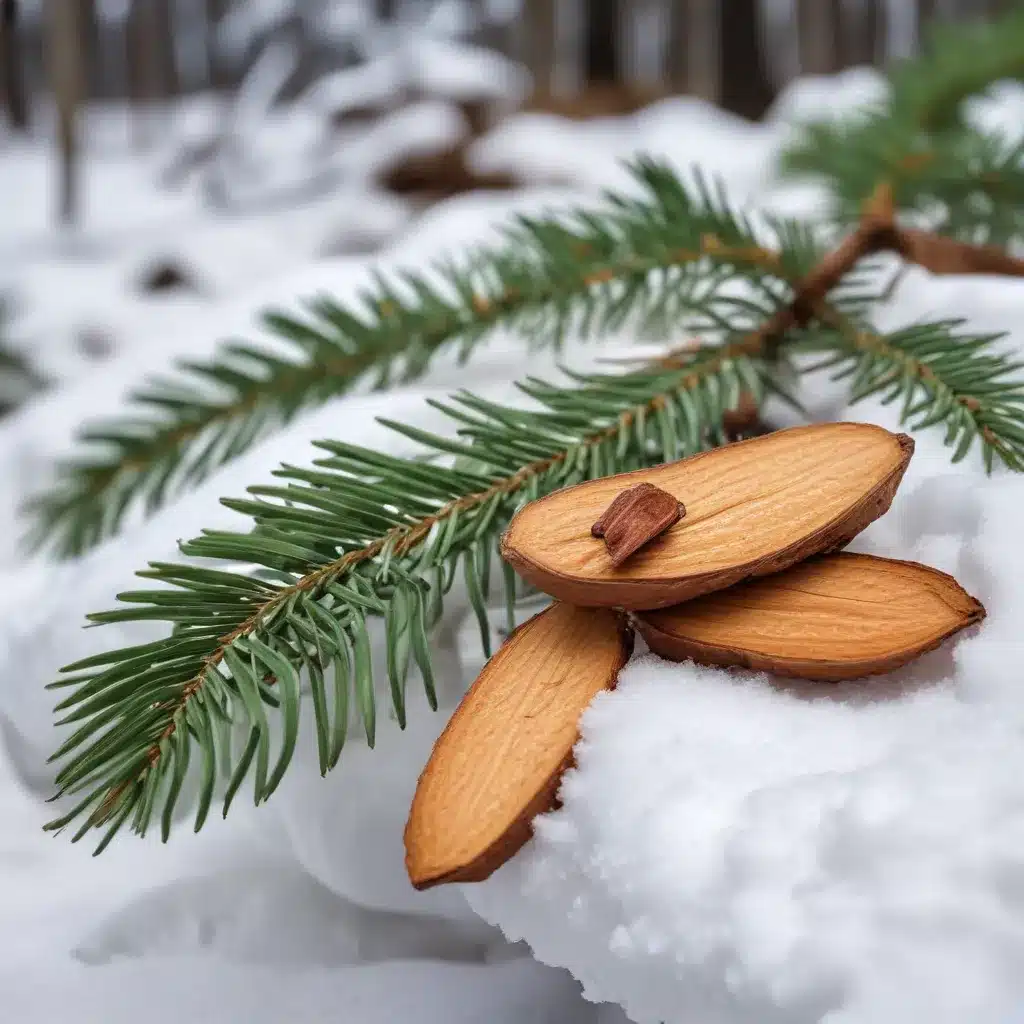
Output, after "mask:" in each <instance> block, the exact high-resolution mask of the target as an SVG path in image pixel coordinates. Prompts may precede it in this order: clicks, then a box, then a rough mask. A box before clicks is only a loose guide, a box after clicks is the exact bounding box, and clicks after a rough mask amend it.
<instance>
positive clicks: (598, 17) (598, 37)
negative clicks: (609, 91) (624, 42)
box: [583, 0, 622, 85]
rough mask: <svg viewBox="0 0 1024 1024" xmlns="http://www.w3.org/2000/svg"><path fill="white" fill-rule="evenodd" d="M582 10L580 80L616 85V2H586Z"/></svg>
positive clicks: (618, 30)
mask: <svg viewBox="0 0 1024 1024" xmlns="http://www.w3.org/2000/svg"><path fill="white" fill-rule="evenodd" d="M585 10H586V26H585V30H584V60H583V66H584V69H585V75H584V77H585V79H586V81H587V83H588V84H589V83H594V82H600V83H601V84H602V85H617V84H618V83H619V82H620V81H621V79H622V59H621V53H620V45H619V43H620V37H621V33H622V26H621V22H620V20H619V0H590V2H589V3H588V4H587V5H586V8H585Z"/></svg>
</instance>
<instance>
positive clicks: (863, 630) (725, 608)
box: [633, 552, 985, 682]
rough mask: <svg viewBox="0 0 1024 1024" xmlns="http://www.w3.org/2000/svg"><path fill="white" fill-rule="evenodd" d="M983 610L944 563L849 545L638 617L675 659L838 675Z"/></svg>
mask: <svg viewBox="0 0 1024 1024" xmlns="http://www.w3.org/2000/svg"><path fill="white" fill-rule="evenodd" d="M984 617H985V609H984V608H983V607H982V605H981V604H980V602H978V601H977V600H976V599H975V598H973V597H971V596H970V595H969V594H968V593H966V592H965V591H964V589H963V588H962V587H961V586H960V584H959V583H957V581H956V580H955V579H953V577H952V576H948V575H946V573H943V572H939V570H938V569H932V568H930V567H928V566H925V565H919V564H918V563H916V562H903V561H897V560H896V559H891V558H878V557H876V556H874V555H859V554H851V553H849V552H842V553H836V554H830V555H822V556H819V557H818V558H813V559H811V560H809V561H807V562H804V563H802V564H800V565H797V566H794V567H793V568H792V569H788V570H786V571H785V572H782V573H779V574H777V575H775V576H768V577H765V578H764V579H759V580H752V581H749V582H747V583H742V584H740V585H739V586H736V587H732V588H731V589H729V590H723V591H719V592H718V593H716V594H709V595H708V596H706V597H702V598H698V599H697V600H695V601H688V602H687V603H685V604H681V605H678V606H677V607H675V608H665V609H662V610H661V611H654V612H644V613H638V614H635V615H634V616H633V621H634V624H635V626H636V627H637V629H638V631H639V632H640V634H641V635H642V636H643V637H644V639H645V640H646V641H647V644H648V646H649V647H650V648H651V650H652V651H654V652H655V653H657V654H660V655H661V656H662V657H663V658H669V659H670V660H673V661H684V660H690V659H692V660H693V661H695V662H697V663H698V664H703V665H722V666H740V667H742V668H748V669H755V670H757V671H764V672H772V673H774V674H775V675H780V676H788V677H792V678H800V679H816V680H822V681H830V682H838V681H839V680H844V679H858V678H861V677H863V676H870V675H878V674H880V673H884V672H891V671H892V670H893V669H895V668H898V667H900V666H901V665H905V664H907V663H908V662H910V661H912V660H914V659H915V658H917V657H919V656H920V655H922V654H924V653H925V652H926V651H930V650H933V649H934V648H936V647H938V646H939V645H940V644H941V643H942V642H943V641H944V640H946V639H947V638H948V637H950V636H952V635H953V634H954V633H957V632H959V631H960V630H962V629H964V628H966V627H967V626H970V625H972V624H973V623H976V622H980V621H981V620H982V619H983V618H984Z"/></svg>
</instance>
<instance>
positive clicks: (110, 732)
mask: <svg viewBox="0 0 1024 1024" xmlns="http://www.w3.org/2000/svg"><path fill="white" fill-rule="evenodd" d="M744 348H745V346H744V345H743V344H742V343H738V344H737V345H736V346H735V347H731V346H726V347H725V348H720V347H715V346H710V347H703V348H700V349H697V350H695V351H693V352H689V353H687V354H686V355H685V356H683V357H681V358H680V359H679V360H678V361H677V365H674V366H673V367H672V368H662V369H656V368H655V369H644V370H639V371H635V372H633V373H628V374H624V375H616V376H610V375H602V374H590V375H575V380H576V382H577V383H576V386H574V387H571V388H566V387H565V386H564V385H555V384H550V383H547V382H544V381H539V380H532V379H531V380H528V381H526V382H524V383H523V384H522V390H523V392H524V393H525V394H526V395H527V396H529V398H531V399H532V400H533V402H534V404H535V406H536V407H537V408H534V409H523V408H516V407H506V406H501V405H498V404H495V403H492V402H488V401H486V400H485V399H482V398H480V397H478V396H475V395H473V394H470V393H459V394H456V395H454V396H453V397H452V398H450V399H449V401H448V402H447V403H436V404H437V407H438V408H439V409H441V411H442V412H444V413H445V414H446V415H447V416H448V418H449V419H450V421H451V422H452V424H453V426H455V427H457V428H458V429H457V434H456V435H455V437H442V436H435V435H432V434H428V433H426V432H424V431H421V430H418V429H415V428H412V427H409V426H404V425H401V424H390V425H391V426H392V427H393V429H394V430H396V431H397V432H399V433H401V434H403V435H405V436H406V437H407V438H411V439H413V440H415V441H416V442H417V443H419V444H421V445H423V446H424V448H425V449H426V450H427V451H429V452H433V453H434V454H435V455H437V456H441V455H448V456H456V457H457V459H458V460H459V461H458V462H456V463H453V464H452V465H450V466H445V465H443V464H441V463H440V462H438V461H436V460H434V461H431V463H430V464H429V465H428V464H425V463H423V462H422V461H421V460H418V459H402V458H396V457H393V456H389V455H383V454H381V453H378V452H374V451H370V450H367V449H363V448H358V447H356V446H354V445H349V444H345V443H342V442H337V441H325V442H321V443H320V444H319V445H318V447H319V448H321V449H322V450H323V451H324V452H326V457H325V458H322V459H320V460H318V461H317V462H316V463H315V468H313V469H308V470H306V469H299V468H295V467H290V466H284V467H282V468H281V469H280V470H278V471H277V473H276V474H275V476H276V478H277V481H278V482H277V483H275V484H272V485H266V486H261V487H253V488H250V491H249V494H250V496H249V497H248V498H246V499H244V500H237V501H235V500H229V501H227V502H226V504H227V505H229V506H230V507H231V508H234V509H237V510H239V511H242V512H244V513H246V514H248V515H250V516H252V518H253V524H254V525H253V529H252V530H251V531H250V532H248V533H232V532H226V531H206V532H204V533H203V534H202V535H201V536H200V537H197V538H195V539H193V540H191V541H189V542H187V543H185V544H183V545H181V551H182V554H183V555H185V556H188V557H192V558H197V559H202V560H204V566H206V565H209V564H210V563H211V562H213V563H216V562H218V561H220V562H223V563H228V564H231V565H237V564H239V563H240V562H241V563H245V564H249V565H252V566H255V567H261V568H264V569H269V570H273V571H274V572H275V573H277V574H283V578H284V579H286V580H288V581H289V582H288V583H271V582H266V581H264V580H261V579H259V578H257V577H256V576H255V575H251V574H250V575H246V574H242V573H236V572H231V571H226V570H223V569H213V568H206V567H202V568H201V567H199V566H196V565H173V564H165V563H158V564H152V565H150V567H149V569H148V570H146V571H144V572H143V573H141V574H140V575H141V576H143V577H144V578H146V579H148V580H152V581H155V582H156V583H157V584H159V586H158V587H156V588H155V589H149V590H143V591H134V592H129V593H125V594H121V595H119V601H120V607H118V608H117V609H115V610H113V611H110V612H104V613H99V614H96V615H92V616H90V620H91V621H92V622H93V623H97V624H102V623H112V622H128V621H143V620H145V621H151V620H158V621H163V622H167V623H169V624H170V625H171V626H172V627H173V630H172V632H171V633H170V634H169V635H168V636H167V637H166V638H165V639H164V640H162V641H157V642H155V643H149V644H144V645H141V646H137V647H131V648H127V649H125V650H121V651H113V652H110V653H109V654H105V655H99V656H96V657H92V658H89V659H86V660H85V661H82V662H79V663H77V664H75V665H72V666H70V667H69V668H68V669H66V670H65V671H66V672H67V673H70V674H71V675H70V677H69V678H66V679H62V680H60V681H59V682H58V683H57V684H55V685H56V686H58V687H60V688H62V689H63V688H65V687H71V693H70V695H68V696H66V697H64V699H63V700H62V701H61V702H60V704H58V706H57V710H58V712H60V713H61V714H62V715H63V717H62V718H61V719H60V724H61V725H65V726H73V727H74V730H75V731H73V732H72V733H71V735H70V736H69V737H68V738H67V739H66V740H65V742H64V744H63V745H62V746H61V748H60V749H59V750H58V751H57V753H56V754H55V755H54V759H55V760H61V761H63V762H64V764H63V767H62V768H61V770H60V772H59V774H58V776H57V782H58V786H59V793H58V795H59V796H62V797H65V796H67V797H76V798H78V799H79V800H80V801H81V802H79V803H78V804H77V805H75V806H74V807H73V808H72V809H71V810H70V811H69V812H68V813H67V814H65V815H63V816H62V817H61V818H59V819H58V820H56V821H54V822H52V823H51V824H50V826H48V827H49V828H51V829H54V830H60V829H63V828H65V827H66V826H67V825H69V824H70V823H71V822H72V821H75V820H78V819H84V821H83V825H82V827H81V828H80V829H79V831H78V832H77V833H76V835H75V838H76V839H77V838H80V837H81V836H82V835H85V834H86V833H87V832H88V831H89V830H90V829H92V828H94V827H101V826H103V827H106V828H108V829H113V830H114V831H116V830H117V829H118V828H120V827H121V825H122V824H124V823H127V822H129V821H130V824H131V828H132V829H133V830H134V831H136V832H139V833H145V832H146V830H147V828H148V827H149V826H150V824H151V822H152V821H153V820H154V818H156V817H159V818H160V820H161V822H162V832H163V834H164V836H165V837H166V835H167V832H168V829H169V826H170V822H171V821H172V818H173V812H174V808H175V806H176V804H177V801H178V800H179V798H180V795H181V792H182V787H183V782H184V780H185V777H186V774H187V772H188V769H189V765H190V764H192V763H193V759H194V758H196V757H197V758H198V760H199V762H200V763H201V765H202V769H201V777H200V784H201V785H200V795H199V798H198V801H197V822H196V824H197V827H198V826H199V825H201V824H202V822H203V821H205V819H206V816H207V812H208V809H209V806H210V802H211V800H212V795H213V793H214V789H215V787H216V781H217V780H216V778H215V776H218V775H219V777H220V782H221V797H222V800H223V802H224V807H225V813H226V809H227V807H228V806H230V803H231V801H232V800H233V799H234V797H235V795H236V794H237V792H238V790H239V788H240V787H241V786H242V784H243V783H247V784H248V785H249V787H250V788H251V792H252V794H253V799H255V800H256V802H257V803H259V802H262V801H263V800H265V799H267V798H268V797H269V796H270V795H271V793H273V791H274V790H275V789H276V788H277V785H278V783H279V782H280V780H281V778H282V777H283V774H284V772H285V770H286V768H287V766H288V764H289V762H290V760H291V758H292V755H293V753H294V748H295V743H296V741H297V737H298V726H299V717H300V709H301V708H302V707H303V706H304V703H305V702H304V700H303V692H304V690H305V689H306V688H308V690H309V692H310V694H311V696H312V698H313V699H312V701H311V704H312V708H313V714H314V717H315V722H316V732H317V737H318V741H317V745H318V752H319V757H320V767H321V770H322V771H323V772H326V771H328V770H330V768H332V767H333V766H334V764H335V763H336V762H337V760H338V756H339V755H340V752H341V749H342V747H343V745H344V743H345V738H346V735H347V734H348V728H349V725H350V723H349V709H350V708H352V709H356V708H358V712H359V714H358V717H359V718H361V720H362V727H363V730H364V732H365V735H366V738H367V741H368V742H370V743H371V744H372V742H373V739H374V722H375V718H376V707H375V696H374V680H373V673H372V669H371V665H370V656H369V649H370V640H369V635H368V632H367V628H368V619H372V618H383V619H384V621H385V635H386V647H387V652H388V657H387V675H388V677H389V681H390V692H391V701H392V706H393V710H394V712H395V715H396V718H397V720H398V722H399V724H404V721H405V714H406V711H405V682H406V677H407V675H408V672H409V670H410V668H411V667H412V666H415V667H416V668H417V669H418V671H419V674H420V676H421V678H422V680H423V681H424V685H425V686H426V689H427V696H428V700H429V701H430V703H431V704H432V705H435V704H436V697H435V695H434V693H433V683H432V680H433V674H432V670H431V663H430V643H429V637H428V632H429V630H430V628H431V627H432V626H433V625H434V624H435V623H436V622H437V620H438V618H439V616H440V615H441V614H442V611H443V606H444V599H445V595H446V594H447V592H448V591H449V589H450V588H451V586H452V583H453V581H454V580H455V578H456V576H457V575H458V572H459V569H460V568H461V569H462V571H463V573H464V574H465V577H466V581H467V583H468V588H467V590H468V594H469V599H470V603H471V605H472V607H473V609H474V611H475V612H476V615H477V618H478V621H479V623H480V626H481V630H482V632H483V633H484V635H485V637H486V636H487V631H488V627H487V623H488V614H487V602H488V601H490V600H491V599H492V598H493V597H494V594H495V588H494V583H495V582H496V577H495V576H494V574H493V573H492V572H491V566H492V562H493V560H494V559H496V558H498V554H497V539H498V537H499V535H500V533H501V531H502V530H503V528H504V526H505V525H506V524H507V522H508V521H509V519H510V518H511V516H512V514H513V513H514V512H515V510H516V509H517V508H518V507H519V506H520V505H522V504H523V502H525V501H527V500H531V499H533V498H535V497H537V496H539V495H541V494H547V493H550V492H551V491H553V490H556V489H558V488H560V487H565V486H568V485H571V484H574V483H577V482H579V481H582V480H588V479H593V478H595V477H600V476H604V475H606V474H608V473H615V472H625V471H628V470H632V469H638V468H641V467H644V466H649V465H653V464H656V463H659V462H663V461H665V460H666V459H676V458H680V457H682V456H684V455H687V454H691V453H693V452H696V451H700V450H702V449H705V448H707V447H709V446H712V445H715V444H719V443H721V442H722V441H723V440H724V438H723V435H722V426H721V424H722V415H723V412H724V411H725V410H726V409H728V408H731V407H734V406H735V405H736V403H737V402H738V400H739V396H740V393H741V391H743V390H749V391H751V392H752V393H753V394H754V395H755V396H756V397H757V398H759V399H760V398H761V397H763V395H764V394H765V393H766V391H773V390H778V389H779V388H780V387H781V385H780V384H779V383H778V379H777V378H778V375H780V374H782V371H783V368H784V366H783V364H773V367H772V368H771V369H769V367H768V365H767V364H766V363H765V362H764V361H763V360H761V359H758V358H756V357H754V356H751V355H744V354H742V352H743V349H744ZM485 643H486V640H485ZM303 675H304V676H305V680H306V681H305V682H303V681H302V679H303ZM267 707H270V708H272V709H274V710H276V711H277V712H278V713H279V714H280V715H281V719H282V725H283V729H282V735H281V738H280V740H278V741H272V737H271V728H270V721H269V717H268V714H267V710H266V709H267ZM239 721H240V722H241V723H242V725H243V732H244V733H245V734H246V735H247V736H248V737H249V739H248V741H247V742H246V743H245V745H244V746H243V748H242V749H241V750H236V751H229V750H227V749H226V747H225V745H224V739H223V736H224V733H225V730H226V729H227V728H229V727H230V726H231V725H232V724H233V723H236V722H239ZM193 748H196V749H197V751H198V754H195V755H194V754H193ZM272 748H273V749H272ZM218 765H219V766H220V767H219V768H217V769H216V770H215V766H218Z"/></svg>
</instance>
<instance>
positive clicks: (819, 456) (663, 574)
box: [501, 423, 914, 610]
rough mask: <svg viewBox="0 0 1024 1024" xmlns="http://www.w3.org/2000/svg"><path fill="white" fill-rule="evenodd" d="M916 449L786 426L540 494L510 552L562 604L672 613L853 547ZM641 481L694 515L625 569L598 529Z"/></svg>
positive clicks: (506, 544)
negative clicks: (708, 596) (627, 491)
mask: <svg viewBox="0 0 1024 1024" xmlns="http://www.w3.org/2000/svg"><path fill="white" fill-rule="evenodd" d="M913 451H914V442H913V440H912V439H911V438H910V437H908V436H907V435H906V434H893V433H890V432H889V431H887V430H885V429H883V428H882V427H878V426H874V425H873V424H867V423H822V424H814V425H811V426H806V427H793V428H791V429H789V430H779V431H776V432H775V433H772V434H767V435H765V436H763V437H756V438H751V439H749V440H746V441H738V442H736V443H734V444H730V445H726V446H724V447H721V448H716V449H713V450H712V451H708V452H702V453H701V454H699V455H695V456H692V457H691V458H688V459H682V460H681V461H679V462H673V463H668V464H666V465H663V466H658V467H656V468H654V469H648V470H639V471H637V472H634V473H622V474H619V475H617V476H611V477H605V478H603V479H600V480H593V481H589V482H587V483H583V484H578V485H576V486H574V487H567V488H564V489H563V490H560V491H556V492H554V493H553V494H550V495H547V496H546V497H544V498H540V499H538V500H537V501H534V502H531V503H530V504H528V505H526V506H525V507H524V508H522V509H521V510H520V511H519V512H518V513H517V514H516V516H515V517H514V518H513V520H512V522H511V523H510V524H509V527H508V530H507V531H506V532H505V534H504V536H503V537H502V541H501V553H502V556H503V557H504V558H505V559H506V560H507V561H509V562H510V563H511V564H512V566H513V567H514V568H515V570H516V571H517V572H518V573H519V574H520V575H521V576H523V577H524V578H525V579H527V580H528V581H529V582H531V583H532V584H534V586H536V587H538V588H540V589H541V590H543V591H544V592H545V593H548V594H550V595H552V596H553V597H556V598H558V599H559V600H562V601H567V602H569V603H572V604H576V605H581V606H606V607H620V608H627V609H630V610H649V609H654V608H664V607H668V606H670V605H674V604H678V603H679V602H681V601H687V600H690V599H692V598H695V597H699V596H701V595H702V594H707V593H711V592H713V591H716V590H722V589H724V588H726V587H730V586H732V585H733V584H735V583H738V582H740V581H741V580H744V579H748V578H750V577H756V576H764V575H768V574H770V573H775V572H780V571H782V570H783V569H787V568H789V566H791V565H795V564H796V563H798V562H801V561H803V560H804V559H806V558H809V557H811V556H812V555H816V554H819V553H821V552H823V551H831V550H836V549H838V548H840V547H842V546H844V545H845V544H847V543H848V542H849V541H850V540H852V539H853V537H855V536H856V535H857V534H858V533H860V531H861V530H863V529H864V528H865V527H866V526H868V525H869V524H870V523H871V522H873V521H874V520H875V519H877V518H878V517H879V516H881V515H883V514H884V513H885V512H886V511H887V510H888V509H889V506H890V505H891V503H892V499H893V496H894V495H895V493H896V489H897V488H898V487H899V484H900V481H901V480H902V479H903V474H904V472H905V470H906V468H907V464H908V462H909V461H910V458H911V456H912V454H913ZM644 482H648V483H651V484H654V485H655V486H657V487H659V488H661V489H662V490H664V491H667V492H668V493H670V494H672V495H673V496H674V497H675V498H677V499H678V500H679V501H680V502H682V504H683V505H684V506H685V507H686V516H685V517H684V518H683V519H681V520H680V521H679V522H678V523H676V524H675V525H674V526H672V527H671V528H670V529H669V530H667V531H666V532H665V533H663V534H662V535H661V536H660V537H657V538H656V539H655V540H653V541H651V542H650V543H649V544H647V545H646V546H645V547H644V548H643V549H642V550H641V551H638V552H637V553H636V554H635V555H634V556H633V557H632V558H631V559H630V560H629V561H628V562H627V563H626V564H624V565H622V566H621V567H618V568H617V567H616V566H615V565H613V564H612V561H611V558H610V556H609V554H608V551H607V550H606V549H605V546H604V544H602V543H601V542H600V541H599V540H595V538H594V537H592V536H591V526H592V525H593V523H594V522H595V521H597V519H598V518H599V517H600V515H601V514H602V513H603V512H604V510H605V509H606V508H607V507H608V505H609V504H610V503H611V501H612V499H613V498H614V497H615V496H616V495H617V494H618V493H619V492H620V491H622V490H623V489H625V488H627V487H631V486H634V485H636V484H639V483H644Z"/></svg>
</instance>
